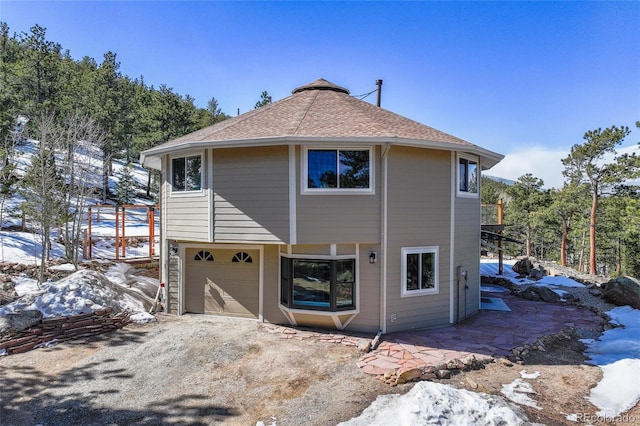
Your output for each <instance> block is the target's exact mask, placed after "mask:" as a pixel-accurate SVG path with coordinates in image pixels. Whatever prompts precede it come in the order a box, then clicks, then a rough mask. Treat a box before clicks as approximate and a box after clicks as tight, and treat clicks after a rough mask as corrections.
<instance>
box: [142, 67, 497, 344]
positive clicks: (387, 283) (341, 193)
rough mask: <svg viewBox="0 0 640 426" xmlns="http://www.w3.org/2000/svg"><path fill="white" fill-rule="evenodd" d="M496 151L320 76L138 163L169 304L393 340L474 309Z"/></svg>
mask: <svg viewBox="0 0 640 426" xmlns="http://www.w3.org/2000/svg"><path fill="white" fill-rule="evenodd" d="M502 158H503V156H502V155H500V154H497V153H495V152H492V151H489V150H486V149H483V148H481V147H479V146H477V145H474V144H471V143H469V142H467V141H464V140H462V139H459V138H457V137H455V136H451V135H449V134H447V133H444V132H441V131H439V130H436V129H433V128H431V127H428V126H426V125H423V124H420V123H418V122H415V121H413V120H410V119H408V118H405V117H402V116H400V115H397V114H395V113H392V112H390V111H387V110H385V109H383V108H380V107H378V106H375V105H372V104H370V103H368V102H364V101H362V100H359V99H356V98H354V97H352V96H350V95H349V91H348V90H347V89H345V88H343V87H340V86H338V85H336V84H333V83H330V82H328V81H326V80H323V79H319V80H316V81H314V82H312V83H310V84H307V85H305V86H302V87H298V88H296V89H295V90H293V92H292V95H291V96H288V97H286V98H284V99H281V100H279V101H277V102H274V103H272V104H269V105H267V106H264V107H261V108H258V109H255V110H253V111H250V112H247V113H246V114H242V115H239V116H237V117H233V118H229V119H227V120H225V121H223V122H220V123H217V124H214V125H212V126H210V127H206V128H204V129H201V130H198V131H196V132H193V133H190V134H188V135H185V136H182V137H179V138H177V139H174V140H172V141H169V142H166V143H164V144H162V145H159V146H156V147H154V148H151V149H148V150H146V151H144V152H143V153H142V154H141V162H142V164H143V165H144V166H145V167H148V168H152V169H157V170H159V171H160V172H161V194H160V195H161V196H160V199H161V212H162V213H161V236H162V237H161V238H162V239H161V255H160V262H161V279H162V281H163V282H164V283H165V294H164V295H163V296H164V305H165V310H166V311H168V312H170V313H174V314H184V313H194V314H213V315H229V316H239V317H247V318H255V319H256V320H258V321H264V322H270V323H275V324H286V325H298V326H310V327H320V328H335V329H340V330H343V329H344V330H352V331H362V332H377V331H379V330H380V331H382V332H383V333H390V332H394V331H400V330H408V329H414V328H425V327H437V326H443V325H448V324H452V323H456V322H458V321H460V320H462V319H463V318H465V317H467V316H470V315H473V314H474V313H476V312H478V310H479V308H480V270H479V269H480V262H479V259H480V230H481V226H480V225H481V224H480V216H481V213H480V196H479V195H480V171H481V170H485V169H488V168H491V167H492V166H494V165H495V164H497V163H498V162H499V161H500V160H501V159H502Z"/></svg>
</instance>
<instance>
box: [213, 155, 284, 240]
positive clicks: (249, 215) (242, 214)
mask: <svg viewBox="0 0 640 426" xmlns="http://www.w3.org/2000/svg"><path fill="white" fill-rule="evenodd" d="M288 164H289V157H288V148H287V147H286V146H277V147H265V148H245V149H217V150H214V152H213V188H214V198H213V205H214V223H213V226H214V242H265V243H274V242H287V241H288V239H289V173H288V172H289V166H288Z"/></svg>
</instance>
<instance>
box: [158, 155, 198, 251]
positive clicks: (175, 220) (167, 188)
mask: <svg viewBox="0 0 640 426" xmlns="http://www.w3.org/2000/svg"><path fill="white" fill-rule="evenodd" d="M164 162H165V168H164V170H165V173H163V176H164V181H163V182H162V199H163V201H164V203H163V204H164V212H163V217H164V221H165V225H166V227H165V230H166V235H164V237H165V238H168V239H175V240H191V241H209V217H210V215H209V197H208V196H207V190H206V188H207V173H206V172H205V173H204V179H203V182H202V186H203V191H202V192H201V193H198V194H193V195H189V194H178V195H176V194H172V193H171V182H170V180H169V179H171V177H170V176H169V173H170V170H171V168H170V165H169V164H170V159H169V158H168V157H165V159H164ZM207 164H208V162H207V159H206V155H204V161H203V168H204V170H205V171H206V170H207V169H206V166H207Z"/></svg>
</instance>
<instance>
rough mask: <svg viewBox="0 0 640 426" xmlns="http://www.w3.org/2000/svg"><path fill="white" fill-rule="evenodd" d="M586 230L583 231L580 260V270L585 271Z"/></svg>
mask: <svg viewBox="0 0 640 426" xmlns="http://www.w3.org/2000/svg"><path fill="white" fill-rule="evenodd" d="M584 234H585V233H584V230H583V231H582V239H581V240H580V260H579V261H578V271H580V272H584V237H585V235H584Z"/></svg>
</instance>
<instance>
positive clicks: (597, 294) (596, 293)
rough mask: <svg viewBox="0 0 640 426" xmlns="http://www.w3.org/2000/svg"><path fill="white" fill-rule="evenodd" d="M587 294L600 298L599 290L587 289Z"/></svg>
mask: <svg viewBox="0 0 640 426" xmlns="http://www.w3.org/2000/svg"><path fill="white" fill-rule="evenodd" d="M589 294H590V295H592V296H596V297H601V296H602V291H600V289H598V288H595V286H594V287H592V288H590V289H589Z"/></svg>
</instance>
